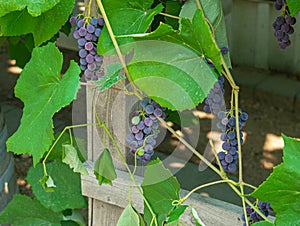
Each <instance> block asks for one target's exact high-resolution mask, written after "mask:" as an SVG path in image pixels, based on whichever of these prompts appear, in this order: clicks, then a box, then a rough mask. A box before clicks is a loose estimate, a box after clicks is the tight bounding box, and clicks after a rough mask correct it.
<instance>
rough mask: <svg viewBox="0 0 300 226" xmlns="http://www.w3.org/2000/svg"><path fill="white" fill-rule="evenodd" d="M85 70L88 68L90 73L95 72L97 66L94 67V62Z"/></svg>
mask: <svg viewBox="0 0 300 226" xmlns="http://www.w3.org/2000/svg"><path fill="white" fill-rule="evenodd" d="M87 68H88V69H89V70H90V71H95V70H96V68H97V65H96V63H95V62H93V63H90V64H88V65H87Z"/></svg>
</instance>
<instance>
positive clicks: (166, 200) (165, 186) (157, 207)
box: [142, 159, 180, 225]
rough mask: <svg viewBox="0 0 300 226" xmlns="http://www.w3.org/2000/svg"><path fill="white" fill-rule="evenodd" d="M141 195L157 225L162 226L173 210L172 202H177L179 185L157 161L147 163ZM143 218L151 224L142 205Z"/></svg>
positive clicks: (149, 217)
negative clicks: (150, 209)
mask: <svg viewBox="0 0 300 226" xmlns="http://www.w3.org/2000/svg"><path fill="white" fill-rule="evenodd" d="M142 189H143V194H144V197H145V198H146V200H147V201H148V203H149V205H150V206H151V208H152V210H153V212H154V213H155V215H156V216H157V217H156V219H157V223H158V225H163V222H164V221H165V220H166V218H167V216H168V213H169V212H170V211H171V210H172V209H173V208H174V206H173V205H172V202H173V201H174V200H179V190H180V185H179V183H178V181H177V179H176V177H174V176H173V175H172V174H171V172H170V171H169V170H168V169H166V168H165V167H164V166H163V164H162V162H161V161H160V160H159V159H156V160H152V161H151V162H149V163H148V165H147V167H146V170H145V174H144V180H143V183H142ZM144 218H145V221H146V222H151V220H152V215H151V213H150V211H149V209H148V207H147V205H145V204H144Z"/></svg>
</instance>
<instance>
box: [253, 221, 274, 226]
mask: <svg viewBox="0 0 300 226" xmlns="http://www.w3.org/2000/svg"><path fill="white" fill-rule="evenodd" d="M251 226H275V224H273V223H270V222H268V221H259V222H256V223H254V224H251Z"/></svg>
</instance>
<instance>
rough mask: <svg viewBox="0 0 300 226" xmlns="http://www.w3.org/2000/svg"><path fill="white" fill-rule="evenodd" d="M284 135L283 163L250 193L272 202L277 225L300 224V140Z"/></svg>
mask: <svg viewBox="0 0 300 226" xmlns="http://www.w3.org/2000/svg"><path fill="white" fill-rule="evenodd" d="M282 137H283V139H284V143H285V146H284V149H283V154H284V155H283V163H281V164H280V165H278V166H276V167H274V169H273V172H272V174H271V175H270V176H269V177H268V178H267V180H266V181H265V182H263V183H262V184H261V185H260V186H259V187H258V188H257V189H256V190H255V191H254V192H253V193H252V194H250V195H251V196H254V197H255V198H258V199H259V200H261V201H266V202H270V204H271V206H272V208H273V209H274V211H275V212H276V220H275V225H285V226H289V225H290V226H292V225H300V218H299V216H300V208H299V206H300V192H299V189H300V170H299V159H300V141H299V140H296V139H293V138H290V137H287V136H285V135H282Z"/></svg>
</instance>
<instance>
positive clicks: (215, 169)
mask: <svg viewBox="0 0 300 226" xmlns="http://www.w3.org/2000/svg"><path fill="white" fill-rule="evenodd" d="M157 119H158V120H159V121H160V122H161V123H162V124H163V126H165V127H166V128H167V129H168V130H169V131H170V132H171V133H172V134H173V135H174V136H176V138H177V139H178V140H179V141H180V142H181V143H183V144H184V145H185V146H186V147H187V148H188V149H189V150H190V151H192V152H193V153H194V154H195V155H196V156H197V157H198V158H200V159H201V160H202V161H203V162H205V163H206V164H207V165H208V166H209V167H211V169H212V170H214V171H215V172H216V173H217V174H218V175H219V176H220V177H221V178H222V180H226V181H229V179H228V178H227V176H226V175H223V174H222V173H221V171H219V170H218V169H217V168H216V167H215V166H213V165H212V164H211V163H210V162H209V161H208V160H207V159H206V158H204V157H203V156H202V155H201V154H200V153H199V152H197V151H196V150H195V149H194V148H193V147H192V146H191V145H190V144H189V143H187V141H185V140H184V139H183V138H182V137H180V136H179V135H178V134H177V133H176V132H175V131H174V130H173V129H172V128H171V127H170V126H168V125H167V123H166V122H165V121H164V120H163V119H161V118H159V117H158V118H157ZM232 182H233V183H227V184H228V185H229V186H230V187H231V188H232V190H233V191H234V192H235V193H236V194H237V195H238V196H240V197H241V198H242V199H243V200H244V201H245V202H246V203H247V204H248V205H249V206H250V207H251V208H253V209H254V210H255V211H256V212H257V213H258V214H259V215H260V216H261V217H262V218H263V219H264V220H266V221H268V222H271V221H270V220H269V219H268V218H267V217H266V216H265V215H263V214H262V213H261V212H260V211H259V210H258V209H257V207H255V206H254V205H253V204H252V203H251V202H250V201H249V200H248V199H247V198H245V197H244V194H242V193H241V191H240V190H238V189H237V188H236V187H235V186H236V185H240V184H241V183H240V182H238V183H236V182H234V181H232ZM242 184H243V183H242ZM243 209H244V210H246V208H243ZM245 216H247V214H246V215H245Z"/></svg>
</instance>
